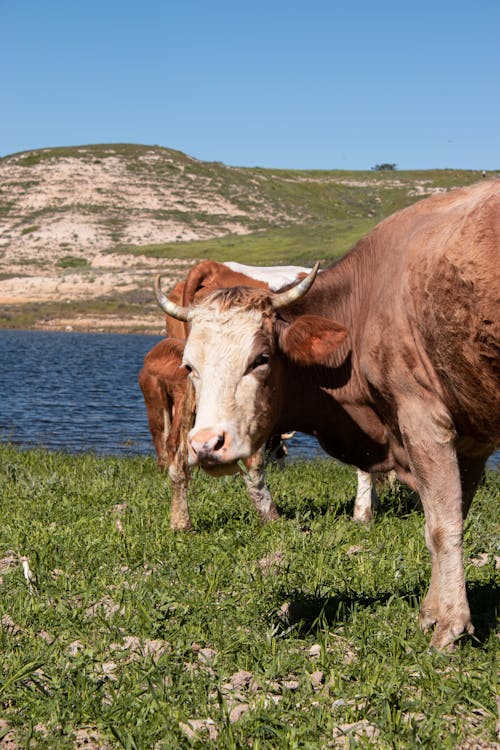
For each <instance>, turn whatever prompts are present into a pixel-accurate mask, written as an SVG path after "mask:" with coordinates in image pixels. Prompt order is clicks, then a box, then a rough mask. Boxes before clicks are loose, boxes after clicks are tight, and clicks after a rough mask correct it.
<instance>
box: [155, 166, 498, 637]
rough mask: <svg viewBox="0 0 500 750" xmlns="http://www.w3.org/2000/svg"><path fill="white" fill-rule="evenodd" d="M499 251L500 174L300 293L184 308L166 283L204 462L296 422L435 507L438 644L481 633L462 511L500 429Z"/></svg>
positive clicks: (251, 446)
mask: <svg viewBox="0 0 500 750" xmlns="http://www.w3.org/2000/svg"><path fill="white" fill-rule="evenodd" d="M499 258H500V181H498V180H497V181H489V182H484V181H483V182H481V183H478V184H476V185H474V186H472V187H469V188H464V189H458V190H454V191H452V192H450V193H446V194H441V195H436V196H433V197H431V198H428V199H426V200H423V201H421V202H419V203H417V204H414V205H413V206H411V207H410V208H407V209H405V210H403V211H400V212H398V213H396V214H394V215H393V216H391V217H389V218H388V219H386V220H385V221H383V222H382V223H381V224H379V225H378V226H377V227H375V229H374V230H373V231H371V232H370V233H369V234H368V236H367V237H365V238H363V239H362V240H360V241H359V242H358V243H357V244H356V245H355V246H354V248H353V249H352V250H351V251H350V252H349V253H348V254H347V255H346V256H345V257H344V258H342V259H341V260H340V261H339V262H337V263H334V264H333V265H332V266H330V268H328V269H326V270H325V271H324V272H323V273H321V274H320V275H319V276H318V277H317V279H316V281H315V282H314V277H315V272H312V273H311V275H310V277H308V278H307V279H306V280H303V281H301V282H300V283H299V284H298V285H296V286H295V287H294V288H292V289H290V290H288V291H285V292H280V293H269V292H267V291H263V290H259V289H256V290H249V289H244V288H241V287H240V288H236V289H228V290H222V291H218V292H215V293H213V294H211V295H209V296H208V297H207V298H205V299H204V300H203V301H202V302H201V303H200V304H199V305H196V306H193V307H191V308H185V307H183V308H179V307H178V308H175V307H174V306H169V305H168V304H166V300H165V298H164V297H163V296H162V294H161V289H160V283H159V279H157V284H156V288H157V297H158V300H159V302H160V304H161V305H162V306H163V308H164V309H166V310H168V311H169V313H170V314H172V315H177V316H178V317H179V318H183V319H187V320H189V322H190V325H191V332H190V334H189V337H188V340H187V343H186V348H185V351H184V364H185V367H186V368H188V369H189V371H190V373H191V375H190V377H191V380H192V383H193V385H194V387H195V391H196V422H195V425H194V427H193V429H192V430H191V432H190V435H189V448H190V456H191V462H192V464H193V465H196V464H199V465H201V466H209V467H210V466H217V465H224V466H226V467H230V466H231V465H234V462H235V461H237V460H238V459H240V458H242V457H243V458H244V457H246V456H250V455H252V453H254V452H255V450H257V448H258V447H259V446H260V445H262V443H263V442H264V441H265V439H266V438H267V437H268V436H269V435H270V434H271V433H276V432H278V433H279V432H281V431H286V430H287V429H289V428H290V427H293V428H294V429H298V430H301V431H302V432H306V433H310V434H312V435H315V436H316V437H317V438H318V440H319V441H320V443H321V445H322V446H323V448H324V449H325V450H326V451H327V452H328V453H330V454H331V455H333V456H335V457H337V458H339V459H341V460H342V461H345V462H347V463H351V464H354V465H356V466H359V467H361V468H362V469H364V470H366V471H389V470H392V469H395V470H396V472H397V475H398V477H399V478H400V479H402V480H403V481H406V482H407V483H408V484H409V485H410V487H411V488H412V489H414V490H416V491H418V493H419V495H420V498H421V501H422V505H423V508H424V512H425V518H426V528H425V539H426V544H427V547H428V549H429V551H430V554H431V559H432V574H431V581H430V587H429V591H428V593H427V595H426V597H425V599H424V601H423V604H422V608H421V623H422V625H423V627H424V628H429V627H431V626H432V625H435V626H436V627H435V630H434V635H433V638H432V644H433V645H434V646H437V647H439V648H443V647H445V646H448V645H449V644H452V643H453V641H454V640H455V639H456V638H457V637H459V636H460V635H461V634H463V633H464V632H467V633H472V632H473V626H472V623H471V616H470V610H469V604H468V601H467V595H466V590H465V576H464V566H463V522H464V517H465V515H466V514H467V511H468V509H469V506H470V503H471V500H472V497H473V495H474V492H475V490H476V487H477V485H478V482H479V481H480V478H481V476H482V474H483V469H484V465H485V462H486V459H487V457H488V456H489V455H490V454H491V453H492V451H493V450H494V449H495V447H496V446H498V445H499V444H500V362H499V347H500V342H499V339H500V331H499V329H500V324H499V314H498V310H499V302H500V262H499ZM313 282H314V283H313ZM309 288H310V291H309V292H308V293H307V294H305V293H306V292H307V290H308V289H309ZM304 295H305V296H304Z"/></svg>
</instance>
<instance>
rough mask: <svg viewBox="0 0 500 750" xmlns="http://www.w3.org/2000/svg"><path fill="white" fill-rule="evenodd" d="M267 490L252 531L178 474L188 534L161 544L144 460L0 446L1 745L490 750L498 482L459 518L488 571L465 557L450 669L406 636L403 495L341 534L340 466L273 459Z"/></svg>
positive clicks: (346, 521)
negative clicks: (274, 516) (264, 509)
mask: <svg viewBox="0 0 500 750" xmlns="http://www.w3.org/2000/svg"><path fill="white" fill-rule="evenodd" d="M268 478H269V484H270V487H271V490H272V492H273V495H274V497H275V500H276V503H277V505H278V507H279V508H280V510H281V513H282V518H281V519H280V520H279V521H277V522H275V523H273V524H268V525H266V526H264V527H259V525H258V521H257V518H256V514H255V512H254V511H253V509H252V508H251V507H250V504H249V501H248V499H247V497H246V495H245V492H244V489H243V486H242V482H241V480H240V479H238V478H228V479H222V480H213V479H210V478H208V477H205V476H203V475H201V474H197V475H196V476H195V478H194V481H193V483H192V487H191V501H190V507H191V511H192V518H193V522H194V525H195V527H196V533H194V534H190V535H175V534H173V533H172V532H171V531H170V530H169V525H168V524H169V518H168V502H169V489H168V484H167V481H166V479H165V477H163V476H160V475H159V473H158V472H157V470H156V468H155V465H154V462H153V460H152V459H150V458H129V459H117V458H98V457H95V456H93V455H83V456H69V455H65V454H56V453H47V452H44V451H41V450H35V451H27V452H21V451H19V450H17V449H15V448H14V447H10V446H6V445H4V446H0V498H1V503H2V524H1V526H0V577H1V583H0V592H1V598H0V615H1V617H2V627H1V628H0V648H1V650H2V664H1V667H0V670H1V672H2V675H1V677H0V709H1V711H2V712H3V717H4V720H5V721H6V722H7V724H3V725H2V723H1V722H0V737H1V735H2V732H3V733H4V734H6V733H8V734H6V736H7V737H8V738H14V740H13V741H14V742H17V745H15V744H14V745H13V747H16V746H18V747H23V748H24V747H30V748H50V750H59V748H61V750H62V749H63V748H73V747H75V746H76V745H75V743H76V741H77V739H78V738H80V739H81V738H82V736H90V735H91V734H93V735H95V736H96V737H97V738H98V739H97V740H96V744H95V745H94V746H95V747H99V748H128V749H131V750H132V749H133V748H141V749H142V748H145V749H146V748H147V749H149V748H155V750H163V749H165V750H167V749H170V748H210V747H212V748H217V750H226V749H228V750H229V749H230V748H247V747H252V748H254V750H264V749H268V748H269V749H271V748H272V749H274V748H287V749H288V748H304V749H308V750H313V749H316V748H326V747H352V748H354V747H364V748H368V747H376V748H429V749H430V748H432V750H435V748H438V747H439V748H444V749H446V748H450V749H451V748H466V747H478V748H491V747H493V746H494V740H495V721H496V705H495V695H496V691H495V687H496V682H495V681H496V658H497V656H498V639H497V638H496V637H495V633H494V626H495V607H496V604H497V595H498V571H497V570H496V569H495V562H494V560H495V558H494V555H495V554H496V555H498V554H499V551H498V538H499V537H498V523H497V520H496V516H495V510H494V506H495V501H498V497H499V495H500V475H499V474H498V473H494V472H491V473H490V474H489V475H488V478H487V482H486V484H485V485H484V486H483V487H481V489H480V491H479V492H478V496H477V498H476V500H475V504H474V506H473V509H472V513H471V516H470V519H469V520H468V522H467V528H466V533H465V548H466V559H467V560H470V559H476V560H477V561H481V562H485V561H486V562H485V564H484V565H481V566H478V565H474V564H472V563H470V562H468V563H467V579H468V586H469V598H470V601H471V606H472V610H473V619H474V621H475V624H476V637H475V638H474V639H472V640H470V641H469V642H467V643H466V644H464V645H463V646H462V647H461V648H459V649H457V651H456V652H454V653H453V654H451V655H444V654H441V653H434V652H430V651H428V640H429V639H428V636H425V635H424V634H422V633H421V632H420V631H419V630H418V627H417V624H416V619H417V612H418V603H419V601H420V599H421V598H422V596H423V594H424V592H425V588H426V585H427V583H428V578H429V559H428V555H427V551H426V549H425V545H424V540H423V518H422V515H421V514H420V513H419V512H417V511H414V510H411V509H409V507H408V503H407V496H406V493H405V492H404V491H403V490H402V489H401V488H399V489H396V490H389V489H388V490H386V491H385V494H384V497H383V513H381V514H380V515H379V516H378V517H377V519H376V521H375V522H374V523H373V524H372V526H371V528H360V527H358V526H356V525H354V524H353V523H352V521H351V520H350V513H351V511H352V499H353V496H354V486H355V485H354V483H355V477H354V474H353V472H352V471H351V470H350V469H348V468H347V467H343V466H341V465H339V464H335V463H334V462H328V461H317V462H311V463H306V464H294V463H288V464H287V465H286V467H285V468H280V467H274V466H273V467H270V470H269V473H268ZM483 553H486V557H484V558H483V557H481V555H482V554H483ZM20 556H25V557H26V559H27V561H28V563H29V566H30V568H31V571H32V576H33V580H32V584H31V587H32V592H31V593H30V587H29V586H28V583H27V580H26V579H25V577H24V575H23V569H22V566H21V561H20ZM238 717H239V718H238ZM208 720H210V721H208ZM196 721H198V722H199V723H198V724H197V723H196ZM190 722H191V723H190ZM210 722H212V723H210ZM2 726H3V729H2ZM467 742H470V743H476V744H469V745H467V744H466V743H467ZM0 744H1V739H0ZM89 746H91V745H90V744H89Z"/></svg>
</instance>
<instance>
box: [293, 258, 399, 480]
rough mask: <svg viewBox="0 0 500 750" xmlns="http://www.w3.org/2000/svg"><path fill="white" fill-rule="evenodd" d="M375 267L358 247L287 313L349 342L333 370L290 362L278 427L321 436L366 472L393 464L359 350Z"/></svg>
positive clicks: (327, 446)
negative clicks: (318, 320)
mask: <svg viewBox="0 0 500 750" xmlns="http://www.w3.org/2000/svg"><path fill="white" fill-rule="evenodd" d="M360 250H361V248H360ZM375 267H376V260H375V257H374V252H373V251H372V250H371V249H369V248H368V249H367V248H366V247H365V248H363V252H360V251H358V249H357V248H355V249H354V250H353V251H352V252H351V253H349V255H347V256H346V257H345V258H343V259H342V260H341V261H339V262H338V263H335V264H334V265H332V266H330V268H328V269H326V270H325V271H324V272H323V273H322V274H320V276H319V277H318V278H317V280H316V282H315V284H314V285H313V287H312V289H311V290H310V292H308V294H307V296H306V297H305V298H304V299H303V300H301V301H300V302H299V303H297V304H296V305H294V306H293V307H291V308H290V309H289V310H288V311H286V313H285V314H284V315H283V318H284V319H285V320H286V321H287V322H290V323H291V322H293V320H295V319H296V318H297V317H299V316H300V315H303V314H305V313H309V314H311V313H313V314H316V315H321V316H323V317H326V318H329V319H331V320H335V321H337V322H339V323H341V324H342V325H345V326H346V328H347V329H348V330H349V340H348V342H347V343H346V344H345V345H343V346H341V347H340V349H339V350H338V351H337V352H336V353H335V354H334V355H332V360H331V362H330V363H329V365H328V366H325V367H317V366H314V367H304V366H299V365H294V364H293V363H291V362H287V365H286V371H287V378H286V396H285V402H284V403H285V408H284V411H283V415H282V421H281V423H280V425H279V428H280V429H282V430H289V429H297V430H299V431H301V432H306V433H308V434H313V435H316V437H317V438H318V440H319V442H320V443H321V444H322V445H323V447H324V448H325V449H326V450H328V452H329V453H331V454H332V455H334V456H336V457H337V458H339V459H341V460H344V461H346V462H347V463H354V464H355V465H357V466H360V467H361V468H367V469H376V470H383V469H384V468H385V466H386V465H388V464H389V463H390V458H389V456H388V452H389V447H388V439H387V434H386V430H385V428H384V426H383V425H382V422H381V421H380V419H379V417H378V416H377V414H376V413H375V412H374V411H373V409H372V408H371V407H370V406H369V405H368V402H369V392H368V386H367V383H366V382H365V381H364V378H363V376H362V374H361V372H360V367H359V359H358V353H357V347H356V340H357V338H358V336H359V332H360V330H362V328H363V327H364V323H365V319H366V316H367V309H368V305H369V301H368V298H367V294H368V291H367V289H365V288H364V280H366V279H370V278H371V279H373V275H372V274H373V273H374V269H375ZM360 424H361V425H362V427H360V426H359V425H360Z"/></svg>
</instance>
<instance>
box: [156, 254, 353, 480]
mask: <svg viewBox="0 0 500 750" xmlns="http://www.w3.org/2000/svg"><path fill="white" fill-rule="evenodd" d="M317 270H318V264H316V266H315V267H314V269H313V270H312V271H311V273H310V274H309V275H308V276H307V277H306V278H304V279H302V281H300V282H299V283H298V284H296V285H295V286H294V287H292V288H291V289H288V290H286V291H283V292H274V293H273V292H269V291H268V290H263V289H249V288H246V287H234V288H229V289H221V290H218V291H216V292H214V293H213V294H210V295H209V296H208V297H206V298H205V299H204V300H203V301H202V302H200V303H199V304H197V305H195V306H193V307H189V308H186V307H179V306H173V304H172V303H171V301H170V300H168V299H167V298H166V297H165V296H164V295H163V293H162V292H161V287H160V279H159V277H158V278H157V280H156V284H155V288H156V295H157V299H158V302H159V304H160V306H161V307H162V308H163V309H164V310H165V312H167V313H168V314H169V315H173V316H174V317H178V318H180V319H182V320H189V322H190V325H191V330H190V333H189V336H188V339H187V342H186V347H185V350H184V356H183V365H184V366H185V367H186V368H187V369H188V371H189V373H190V378H191V379H192V382H193V384H194V387H195V391H196V422H195V425H194V427H193V429H192V430H191V432H190V433H189V450H190V457H189V458H190V463H191V465H201V466H203V467H204V468H212V469H216V468H217V467H218V468H220V469H221V473H222V471H223V472H224V473H226V472H227V471H228V470H231V469H232V468H233V467H235V464H236V462H237V461H238V460H239V459H242V458H248V457H249V456H251V455H252V454H253V453H255V451H256V450H257V449H258V448H260V447H261V446H262V445H263V444H264V442H265V441H266V439H267V438H268V437H269V436H270V435H271V433H272V432H273V428H274V426H275V425H276V422H277V420H278V417H279V415H280V413H281V412H282V410H283V406H284V405H283V398H284V391H285V387H284V386H285V378H286V377H287V367H290V361H291V362H293V363H295V364H299V365H303V366H311V365H318V364H325V363H326V362H327V361H328V359H329V358H330V356H331V354H332V352H333V351H335V349H336V348H337V347H338V346H339V345H340V344H341V343H342V342H343V341H344V340H345V338H346V336H347V331H346V329H345V328H344V327H343V326H341V325H340V324H339V323H335V322H334V321H331V320H329V319H327V318H322V317H319V316H316V315H310V314H306V315H301V316H299V317H297V318H295V320H294V321H293V322H292V323H286V322H285V321H284V320H282V319H281V318H280V317H279V310H280V309H281V308H284V307H287V306H289V305H291V304H292V303H294V302H295V301H296V300H298V299H299V298H300V297H302V296H303V295H304V294H305V293H306V292H307V291H308V289H309V288H310V287H311V286H312V284H313V282H314V279H315V277H316V273H317Z"/></svg>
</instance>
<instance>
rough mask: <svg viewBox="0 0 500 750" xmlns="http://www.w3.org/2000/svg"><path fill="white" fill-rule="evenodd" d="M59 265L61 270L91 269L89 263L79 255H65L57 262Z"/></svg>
mask: <svg viewBox="0 0 500 750" xmlns="http://www.w3.org/2000/svg"><path fill="white" fill-rule="evenodd" d="M57 265H58V266H59V268H90V263H89V261H88V260H87V259H86V258H79V257H78V256H77V255H64V256H63V257H62V258H60V259H59V260H58V261H57Z"/></svg>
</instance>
